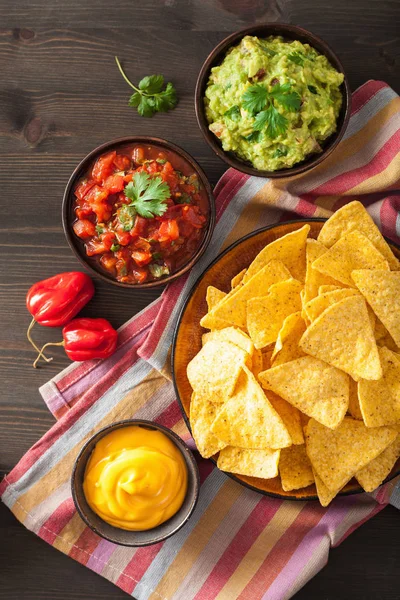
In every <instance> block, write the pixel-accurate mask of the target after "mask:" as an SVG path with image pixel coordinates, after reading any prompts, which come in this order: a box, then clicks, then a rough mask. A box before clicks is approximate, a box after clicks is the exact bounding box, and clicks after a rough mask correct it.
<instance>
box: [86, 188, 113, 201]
mask: <svg viewBox="0 0 400 600" xmlns="http://www.w3.org/2000/svg"><path fill="white" fill-rule="evenodd" d="M108 195H109V191H108V190H105V189H104V188H102V187H100V186H99V185H94V186H93V187H92V188H91V190H89V192H88V193H87V194H86V197H85V202H87V203H88V204H94V203H96V202H101V201H102V200H106V199H107V198H108Z"/></svg>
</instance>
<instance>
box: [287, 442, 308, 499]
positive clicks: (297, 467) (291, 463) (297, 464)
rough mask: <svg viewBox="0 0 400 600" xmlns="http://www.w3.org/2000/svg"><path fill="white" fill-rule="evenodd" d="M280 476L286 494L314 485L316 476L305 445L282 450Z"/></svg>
mask: <svg viewBox="0 0 400 600" xmlns="http://www.w3.org/2000/svg"><path fill="white" fill-rule="evenodd" d="M279 474H280V476H281V482H282V488H283V489H284V491H285V492H290V491H291V490H299V489H300V488H304V487H307V486H308V485H311V484H312V483H314V475H313V472H312V468H311V463H310V459H309V458H308V456H307V452H306V447H305V444H302V445H301V446H290V448H283V449H282V450H281V456H280V459H279Z"/></svg>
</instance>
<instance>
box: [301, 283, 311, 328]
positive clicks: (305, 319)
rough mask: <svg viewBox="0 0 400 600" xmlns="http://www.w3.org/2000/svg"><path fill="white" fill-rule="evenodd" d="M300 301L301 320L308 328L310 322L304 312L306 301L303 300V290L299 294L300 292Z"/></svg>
mask: <svg viewBox="0 0 400 600" xmlns="http://www.w3.org/2000/svg"><path fill="white" fill-rule="evenodd" d="M300 300H301V318H302V319H303V321H304V323H305V324H306V325H307V327H308V326H309V324H310V323H311V321H310V319H309V318H308V314H307V311H306V299H305V292H304V289H302V290H301V292H300Z"/></svg>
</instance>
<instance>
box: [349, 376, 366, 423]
mask: <svg viewBox="0 0 400 600" xmlns="http://www.w3.org/2000/svg"><path fill="white" fill-rule="evenodd" d="M349 380H350V388H349V414H350V415H351V416H352V417H353V419H357V420H358V421H362V420H363V416H362V413H361V408H360V402H359V400H358V383H357V382H356V381H354V379H353V378H352V377H349Z"/></svg>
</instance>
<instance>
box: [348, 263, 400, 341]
mask: <svg viewBox="0 0 400 600" xmlns="http://www.w3.org/2000/svg"><path fill="white" fill-rule="evenodd" d="M351 275H352V278H353V280H354V282H355V284H356V286H357V287H358V289H359V290H360V292H361V293H362V295H363V296H364V297H365V299H366V300H367V302H368V304H369V305H370V306H371V307H372V310H373V311H374V313H375V314H376V316H377V317H378V318H379V319H380V320H381V321H382V323H383V325H384V326H385V327H386V329H387V330H388V332H389V333H390V335H391V336H392V338H393V339H394V341H395V344H396V346H399V347H400V317H399V315H400V273H399V272H395V273H393V272H390V273H388V272H387V271H369V270H366V269H360V270H356V271H353V272H352V274H351Z"/></svg>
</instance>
